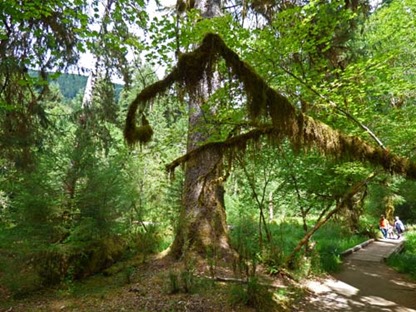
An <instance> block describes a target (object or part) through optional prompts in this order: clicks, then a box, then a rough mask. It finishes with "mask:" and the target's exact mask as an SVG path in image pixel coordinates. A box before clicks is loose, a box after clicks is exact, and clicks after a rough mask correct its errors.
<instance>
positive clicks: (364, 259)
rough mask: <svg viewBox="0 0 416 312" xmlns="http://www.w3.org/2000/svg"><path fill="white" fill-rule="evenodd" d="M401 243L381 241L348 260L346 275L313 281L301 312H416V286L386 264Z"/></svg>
mask: <svg viewBox="0 0 416 312" xmlns="http://www.w3.org/2000/svg"><path fill="white" fill-rule="evenodd" d="M402 244H403V241H401V240H394V241H393V240H379V241H375V242H373V243H371V244H369V245H368V246H367V247H365V248H362V249H359V250H358V251H357V252H355V253H352V254H351V255H349V256H348V257H346V258H345V259H344V265H343V270H342V272H340V273H338V274H334V275H333V277H330V278H328V279H325V280H320V281H309V282H307V283H306V287H307V288H308V289H309V290H310V291H311V292H312V294H311V296H310V297H309V300H308V302H307V303H306V304H305V305H304V306H302V307H301V308H300V309H299V310H298V311H304V312H313V311H320V312H325V311H351V312H365V311H370V312H372V311H374V312H375V311H382V312H383V311H386V312H416V283H415V282H413V281H411V280H408V279H407V277H406V276H405V275H403V274H400V273H397V272H396V271H394V270H393V269H391V268H390V267H388V266H387V265H386V264H385V263H384V259H385V258H386V257H388V256H389V255H390V254H391V253H392V252H395V251H396V250H398V249H400V248H401V245H402Z"/></svg>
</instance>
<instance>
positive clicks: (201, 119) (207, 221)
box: [171, 0, 233, 258]
mask: <svg viewBox="0 0 416 312" xmlns="http://www.w3.org/2000/svg"><path fill="white" fill-rule="evenodd" d="M220 3H221V1H220V0H200V1H196V2H195V8H197V9H199V10H200V11H201V15H202V16H203V17H204V18H211V17H214V16H218V15H219V14H220ZM217 86H218V81H217V80H216V79H215V76H214V77H213V78H212V80H211V81H210V83H209V85H208V81H206V82H205V83H202V84H201V85H200V87H199V90H198V92H195V94H194V95H192V96H191V97H190V100H189V104H188V107H189V129H188V143H187V153H189V152H191V151H192V150H194V149H196V148H198V146H200V145H201V143H204V142H206V140H207V139H208V138H209V136H210V133H209V130H208V127H207V120H209V118H210V117H211V116H213V115H214V114H215V108H214V107H212V108H210V109H209V110H204V109H202V106H203V104H204V102H205V101H206V99H207V98H208V97H209V94H208V93H209V92H208V90H211V92H213V91H215V90H216V88H217ZM222 165H223V158H222V153H221V151H220V150H219V149H218V148H216V147H214V146H213V147H209V148H207V149H206V150H204V151H203V152H201V153H198V154H197V155H196V156H195V157H193V158H192V159H190V160H189V161H188V162H187V163H186V166H185V184H184V194H183V209H182V211H181V215H180V221H179V224H178V227H177V232H176V235H175V239H174V242H173V244H172V246H171V253H172V254H173V255H174V256H176V257H177V258H179V257H182V256H186V254H187V253H188V252H190V253H192V254H194V253H197V254H199V255H201V256H203V257H204V256H207V255H208V256H213V257H215V258H217V257H220V258H228V257H230V256H231V255H233V251H232V250H231V248H230V244H229V239H228V231H227V222H226V213H225V205H224V186H223V182H224V181H223V180H224V179H225V178H224V177H223V175H222V173H223V172H222V171H223V170H222V169H223V168H222Z"/></svg>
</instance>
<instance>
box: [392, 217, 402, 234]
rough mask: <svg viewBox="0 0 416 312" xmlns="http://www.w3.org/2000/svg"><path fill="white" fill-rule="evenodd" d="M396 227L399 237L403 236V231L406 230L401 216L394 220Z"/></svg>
mask: <svg viewBox="0 0 416 312" xmlns="http://www.w3.org/2000/svg"><path fill="white" fill-rule="evenodd" d="M394 228H395V229H396V233H397V239H399V238H400V237H401V236H402V233H403V232H404V225H403V222H402V221H401V220H400V219H399V217H396V220H395V221H394Z"/></svg>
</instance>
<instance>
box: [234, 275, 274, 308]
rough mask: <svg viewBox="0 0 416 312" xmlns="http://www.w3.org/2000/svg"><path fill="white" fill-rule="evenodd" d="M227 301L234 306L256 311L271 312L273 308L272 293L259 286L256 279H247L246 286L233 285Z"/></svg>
mask: <svg viewBox="0 0 416 312" xmlns="http://www.w3.org/2000/svg"><path fill="white" fill-rule="evenodd" d="M229 300H230V303H231V304H232V305H234V306H235V305H239V304H243V305H246V306H249V307H252V308H255V309H256V311H272V310H273V307H274V301H273V293H272V292H270V291H269V290H268V289H267V287H266V286H264V285H261V284H260V283H259V281H258V279H257V278H256V277H251V278H249V279H248V281H247V284H246V285H245V284H237V285H234V286H233V287H232V288H231V290H230V299H229Z"/></svg>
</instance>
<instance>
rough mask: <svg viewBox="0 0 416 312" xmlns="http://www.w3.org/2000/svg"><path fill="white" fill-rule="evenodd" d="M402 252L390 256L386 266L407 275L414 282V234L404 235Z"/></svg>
mask: <svg viewBox="0 0 416 312" xmlns="http://www.w3.org/2000/svg"><path fill="white" fill-rule="evenodd" d="M405 235H406V243H405V248H404V250H403V251H402V252H401V253H399V254H395V255H392V256H391V257H390V258H389V259H387V264H388V265H389V266H391V267H392V268H394V269H395V270H396V271H398V272H400V273H405V274H408V275H409V276H410V277H411V278H412V279H414V280H416V232H415V231H411V232H407V233H406V234H405Z"/></svg>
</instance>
